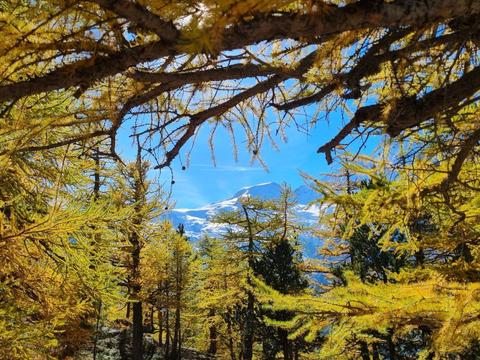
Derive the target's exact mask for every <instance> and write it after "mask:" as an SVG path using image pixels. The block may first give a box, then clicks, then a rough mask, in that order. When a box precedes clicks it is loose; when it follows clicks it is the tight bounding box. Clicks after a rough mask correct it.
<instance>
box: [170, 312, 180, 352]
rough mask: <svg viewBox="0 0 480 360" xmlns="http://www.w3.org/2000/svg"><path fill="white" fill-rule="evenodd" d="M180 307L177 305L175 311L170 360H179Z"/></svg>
mask: <svg viewBox="0 0 480 360" xmlns="http://www.w3.org/2000/svg"><path fill="white" fill-rule="evenodd" d="M180 316H181V313H180V305H179V304H177V307H176V309H175V326H174V329H173V342H172V354H171V356H170V359H171V360H178V359H180V336H181V334H180Z"/></svg>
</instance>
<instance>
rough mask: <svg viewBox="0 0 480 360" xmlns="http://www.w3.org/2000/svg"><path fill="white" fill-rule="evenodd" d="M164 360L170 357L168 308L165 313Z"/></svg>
mask: <svg viewBox="0 0 480 360" xmlns="http://www.w3.org/2000/svg"><path fill="white" fill-rule="evenodd" d="M165 332H166V333H165V335H166V337H165V358H168V357H169V356H170V311H169V310H168V307H167V309H166V311H165Z"/></svg>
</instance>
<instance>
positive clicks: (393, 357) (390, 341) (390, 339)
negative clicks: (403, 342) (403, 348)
mask: <svg viewBox="0 0 480 360" xmlns="http://www.w3.org/2000/svg"><path fill="white" fill-rule="evenodd" d="M387 343H388V351H389V352H390V360H397V351H396V350H395V343H394V342H393V330H392V329H390V330H389V331H388V336H387Z"/></svg>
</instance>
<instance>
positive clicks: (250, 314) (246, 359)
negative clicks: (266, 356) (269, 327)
mask: <svg viewBox="0 0 480 360" xmlns="http://www.w3.org/2000/svg"><path fill="white" fill-rule="evenodd" d="M243 211H244V213H245V218H246V220H247V226H248V269H249V271H251V270H252V269H253V251H254V235H253V232H252V228H251V223H250V217H249V214H248V210H247V208H246V207H245V206H244V207H243ZM247 284H248V286H249V287H251V286H253V284H252V279H251V277H250V273H248V274H247ZM254 306H255V298H254V296H253V293H252V291H251V290H250V289H248V290H247V313H246V319H245V324H244V326H243V341H242V354H243V356H242V359H243V360H252V357H253V340H254V337H253V336H254V334H253V327H254V316H255V313H254V310H255V309H254Z"/></svg>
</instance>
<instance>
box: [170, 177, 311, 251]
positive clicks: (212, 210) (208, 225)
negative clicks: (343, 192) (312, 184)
mask: <svg viewBox="0 0 480 360" xmlns="http://www.w3.org/2000/svg"><path fill="white" fill-rule="evenodd" d="M281 191H282V185H280V184H278V183H276V182H266V183H260V184H256V185H252V186H245V187H243V188H241V189H240V190H238V191H237V192H235V194H234V195H233V196H232V197H230V198H227V199H225V200H222V201H217V202H213V203H210V204H206V205H204V206H201V207H198V208H174V209H172V210H171V211H170V212H169V213H168V214H167V215H166V218H167V219H168V220H170V221H171V222H172V223H173V225H174V226H178V225H179V224H183V225H184V228H185V235H186V236H187V237H189V238H190V239H191V240H192V241H193V242H196V241H198V240H200V239H201V238H202V237H203V236H205V235H210V236H220V235H221V234H222V233H223V232H225V230H226V227H225V226H224V225H222V224H217V223H214V222H212V221H211V220H212V217H214V216H215V215H217V214H219V213H221V212H223V211H234V210H237V209H238V208H239V205H240V199H241V198H242V197H243V196H252V197H257V198H260V199H262V200H273V199H276V198H278V197H279V196H280V194H281ZM293 195H294V199H295V200H296V201H297V204H296V205H295V206H294V207H293V210H294V213H295V215H296V218H297V219H298V221H299V223H301V224H302V225H307V226H311V225H315V224H317V223H318V217H319V212H320V208H319V206H318V205H317V204H315V203H314V201H315V200H316V199H317V198H318V195H317V194H316V193H315V192H314V191H313V190H312V189H310V188H309V187H307V186H306V185H302V186H299V187H298V188H296V189H295V190H293ZM301 243H302V244H303V247H304V255H305V256H308V257H312V256H314V254H315V253H316V248H317V246H318V243H317V241H316V240H315V241H314V239H312V238H311V237H306V236H304V237H303V238H302V239H301ZM313 243H315V244H313Z"/></svg>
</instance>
